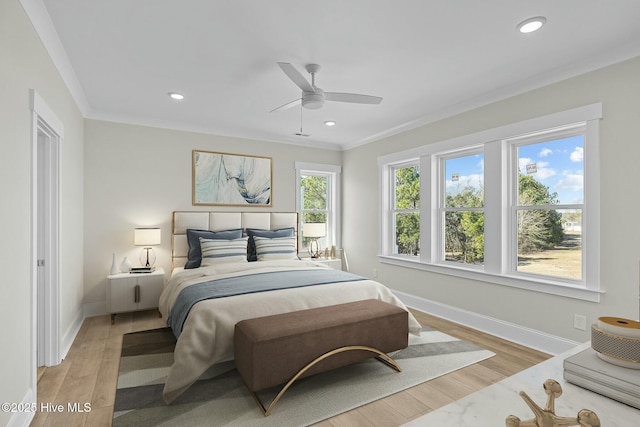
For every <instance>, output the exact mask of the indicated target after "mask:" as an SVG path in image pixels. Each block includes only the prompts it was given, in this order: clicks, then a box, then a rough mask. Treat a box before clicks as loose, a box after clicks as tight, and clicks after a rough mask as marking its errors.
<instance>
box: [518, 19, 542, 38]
mask: <svg viewBox="0 0 640 427" xmlns="http://www.w3.org/2000/svg"><path fill="white" fill-rule="evenodd" d="M545 22H547V18H545V17H544V16H536V17H535V18H529V19H525V20H524V21H522V22H521V23H519V24H518V26H517V27H516V28H517V29H518V31H520V32H521V33H524V34H527V33H533V32H534V31H538V30H539V29H540V28H542V26H543V25H544V23H545Z"/></svg>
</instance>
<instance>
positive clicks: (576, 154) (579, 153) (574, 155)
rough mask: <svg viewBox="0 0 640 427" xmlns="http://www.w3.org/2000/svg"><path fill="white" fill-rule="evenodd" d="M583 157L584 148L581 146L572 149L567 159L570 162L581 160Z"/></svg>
mask: <svg viewBox="0 0 640 427" xmlns="http://www.w3.org/2000/svg"><path fill="white" fill-rule="evenodd" d="M583 157H584V148H582V147H576V148H575V150H573V151H572V152H571V154H570V155H569V159H571V161H572V162H581V161H582V158H583Z"/></svg>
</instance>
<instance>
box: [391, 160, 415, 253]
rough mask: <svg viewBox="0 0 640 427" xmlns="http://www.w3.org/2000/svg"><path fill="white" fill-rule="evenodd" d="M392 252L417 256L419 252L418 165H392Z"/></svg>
mask: <svg viewBox="0 0 640 427" xmlns="http://www.w3.org/2000/svg"><path fill="white" fill-rule="evenodd" d="M393 177H394V178H393V211H392V215H393V220H392V222H393V224H394V225H395V227H394V229H393V235H394V241H395V244H394V246H393V253H394V254H396V255H408V256H418V254H419V253H420V166H419V165H417V164H405V165H402V166H396V167H393Z"/></svg>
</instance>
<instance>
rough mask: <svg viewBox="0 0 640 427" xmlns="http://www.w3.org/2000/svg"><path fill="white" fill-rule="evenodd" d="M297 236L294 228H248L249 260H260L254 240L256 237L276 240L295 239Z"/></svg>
mask: <svg viewBox="0 0 640 427" xmlns="http://www.w3.org/2000/svg"><path fill="white" fill-rule="evenodd" d="M295 234H296V229H295V228H294V227H287V228H279V229H277V230H262V229H260V228H247V236H249V244H248V245H247V260H248V261H257V260H258V254H257V253H256V242H255V241H254V240H253V238H254V237H266V238H268V239H274V238H278V237H294V236H295Z"/></svg>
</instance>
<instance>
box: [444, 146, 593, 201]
mask: <svg viewBox="0 0 640 427" xmlns="http://www.w3.org/2000/svg"><path fill="white" fill-rule="evenodd" d="M583 151H584V143H583V137H582V136H573V137H569V138H562V139H556V140H552V141H547V142H541V143H536V144H530V145H523V146H520V147H519V150H518V166H519V168H520V171H521V172H522V173H527V172H526V171H527V165H535V172H534V173H531V175H532V176H533V177H534V178H535V179H536V180H538V181H540V182H541V183H543V184H544V185H546V186H547V187H549V191H551V192H552V193H553V192H556V193H558V199H559V202H560V203H582V202H583V200H584V191H583V188H584V184H583V181H584V159H583ZM445 173H446V179H447V192H449V193H454V194H455V193H456V192H457V191H459V190H461V189H463V188H464V187H466V186H469V185H471V186H473V187H475V188H480V187H482V185H483V181H484V179H483V175H484V156H483V155H482V154H478V155H471V156H466V157H460V158H455V159H450V160H447V164H446V172H445ZM456 173H457V174H458V177H457V181H455V180H454V179H452V178H454V174H456Z"/></svg>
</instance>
